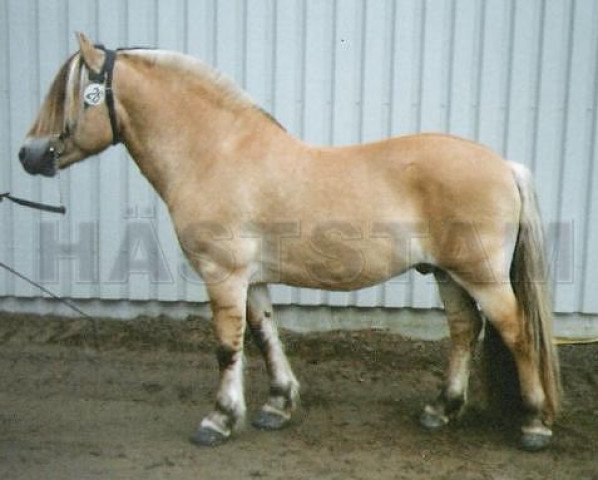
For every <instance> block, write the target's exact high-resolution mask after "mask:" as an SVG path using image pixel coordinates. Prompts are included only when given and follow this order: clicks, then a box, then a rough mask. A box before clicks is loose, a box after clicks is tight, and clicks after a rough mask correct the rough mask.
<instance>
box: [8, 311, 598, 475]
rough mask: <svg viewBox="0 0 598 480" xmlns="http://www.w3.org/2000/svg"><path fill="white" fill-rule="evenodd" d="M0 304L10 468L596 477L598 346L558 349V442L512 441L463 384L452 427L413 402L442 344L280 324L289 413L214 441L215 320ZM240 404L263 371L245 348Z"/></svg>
mask: <svg viewBox="0 0 598 480" xmlns="http://www.w3.org/2000/svg"><path fill="white" fill-rule="evenodd" d="M90 332H91V328H90V326H89V323H88V322H86V321H75V320H64V319H56V318H48V317H29V316H14V315H2V316H0V385H1V389H0V478H2V479H11V480H20V479H40V478H44V479H61V480H64V479H77V480H81V479H142V478H143V479H160V478H168V479H191V478H193V479H222V480H226V479H244V478H249V479H256V478H264V479H279V478H280V479H283V478H284V479H289V480H292V479H367V480H373V479H387V478H388V479H391V478H392V479H395V478H396V479H432V478H434V479H460V480H463V479H464V480H467V479H559V480H560V479H575V480H581V479H598V447H597V445H598V368H597V367H598V345H585V346H584V345H581V346H566V347H561V348H560V354H561V361H562V365H563V378H564V385H565V389H566V394H567V400H566V404H565V409H564V412H563V414H562V416H561V417H560V419H559V422H558V424H557V425H556V428H555V440H554V444H553V446H552V447H551V448H550V449H549V450H548V451H545V452H541V453H536V454H529V453H524V452H521V451H519V450H517V448H516V444H517V429H516V428H515V427H514V426H513V425H509V424H508V423H500V422H496V421H494V420H493V419H492V418H491V417H490V416H489V415H488V413H487V412H486V411H485V410H484V409H483V408H482V407H483V401H482V397H480V395H478V393H476V390H480V388H479V385H478V386H477V387H476V383H479V382H476V381H475V379H474V384H473V387H472V390H473V395H472V397H473V398H472V402H471V406H470V407H469V409H468V411H467V413H466V414H465V415H464V416H463V418H462V419H461V421H460V422H459V423H457V424H455V425H452V426H450V427H448V428H447V429H446V430H444V431H441V432H436V433H433V434H430V433H428V432H425V431H422V430H421V429H420V428H419V426H418V424H417V416H418V414H419V412H420V410H421V408H422V406H423V404H424V402H425V401H426V400H428V399H430V398H432V397H434V396H435V395H436V393H437V388H438V385H439V383H440V381H441V379H442V372H443V368H444V363H445V358H446V351H447V342H446V341H443V342H418V341H412V340H407V339H404V338H401V337H399V336H396V335H390V334H386V333H384V332H379V331H368V332H359V333H355V332H332V333H325V334H317V335H316V334H310V335H297V334H290V333H284V335H283V336H284V339H285V342H286V344H287V350H288V353H289V356H290V358H291V362H292V364H293V365H294V368H295V371H296V373H297V376H298V377H299V380H300V381H301V383H302V392H303V393H302V406H301V409H300V410H299V411H298V413H297V415H296V419H295V421H294V424H293V425H292V426H291V427H289V428H287V429H285V430H283V431H280V432H260V431H256V430H254V429H252V428H251V427H247V428H246V429H245V430H243V431H241V432H239V433H238V434H237V435H236V436H235V437H234V439H233V440H231V441H230V442H229V443H227V444H226V445H224V446H221V447H218V448H213V449H210V448H200V447H196V446H194V445H192V444H191V443H190V442H189V441H188V437H189V435H190V434H191V433H192V432H193V431H194V428H195V426H196V424H197V422H198V421H199V420H200V419H201V417H202V415H203V414H205V413H206V412H208V411H209V409H210V407H211V406H212V399H213V394H214V388H215V385H216V380H217V368H216V360H215V358H214V356H213V354H212V352H213V348H214V343H213V340H212V337H211V331H210V326H209V323H208V322H206V321H205V320H204V319H200V318H189V319H188V320H186V321H170V320H167V319H164V318H159V319H153V320H150V319H143V318H141V319H138V320H136V321H132V322H118V321H109V320H102V321H100V322H99V337H98V338H99V347H100V350H99V351H95V350H94V349H93V348H92V347H91V346H90V345H91V342H90ZM247 355H248V361H247V371H246V389H247V401H248V407H249V412H250V413H251V412H255V411H257V409H258V408H259V406H260V405H261V403H262V402H263V401H264V400H265V397H266V393H267V382H266V373H265V369H264V367H263V366H262V363H261V360H260V358H259V356H258V354H257V351H256V350H255V349H254V348H253V347H248V349H247Z"/></svg>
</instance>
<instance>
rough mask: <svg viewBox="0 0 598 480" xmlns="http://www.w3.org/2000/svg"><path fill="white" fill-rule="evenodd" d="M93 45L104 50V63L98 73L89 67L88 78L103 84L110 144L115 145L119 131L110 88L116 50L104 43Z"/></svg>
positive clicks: (118, 141)
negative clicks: (110, 130)
mask: <svg viewBox="0 0 598 480" xmlns="http://www.w3.org/2000/svg"><path fill="white" fill-rule="evenodd" d="M95 47H96V48H99V49H100V50H103V51H104V64H103V65H102V68H101V69H100V71H99V72H98V73H96V72H94V71H93V70H92V69H91V68H90V69H89V80H90V81H91V82H95V83H101V84H103V85H104V91H105V93H106V106H107V107H108V117H109V118H110V127H111V128H112V145H116V144H117V143H120V142H121V138H120V133H119V132H118V122H117V121H116V110H115V108H114V91H113V90H112V76H113V74H114V61H115V60H116V51H115V50H109V49H107V48H106V47H104V45H95Z"/></svg>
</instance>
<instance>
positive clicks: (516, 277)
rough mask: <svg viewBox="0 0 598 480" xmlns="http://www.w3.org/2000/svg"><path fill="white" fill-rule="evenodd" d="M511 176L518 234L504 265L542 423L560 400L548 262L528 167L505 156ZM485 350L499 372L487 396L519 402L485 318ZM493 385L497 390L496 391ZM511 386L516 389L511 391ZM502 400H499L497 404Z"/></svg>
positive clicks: (552, 415)
mask: <svg viewBox="0 0 598 480" xmlns="http://www.w3.org/2000/svg"><path fill="white" fill-rule="evenodd" d="M509 166H510V167H511V170H512V172H513V176H514V178H515V181H516V183H517V187H518V189H519V195H520V197H521V214H520V219H519V234H518V237H517V243H516V245H515V251H514V253H513V259H512V263H511V270H510V280H511V284H512V286H513V290H514V292H515V297H516V298H517V302H518V304H519V306H520V308H521V310H522V312H523V319H524V329H525V330H524V331H525V335H526V336H527V338H528V340H529V342H530V344H531V348H532V356H533V358H534V361H535V363H536V365H537V367H538V370H539V372H538V373H539V375H540V379H541V382H542V386H543V388H544V393H545V395H546V400H545V407H544V416H545V421H546V422H547V423H552V421H553V420H554V418H555V416H556V414H557V412H558V409H559V403H560V396H561V383H560V374H559V362H558V356H557V352H556V349H555V347H554V343H553V334H552V306H551V302H550V294H549V289H548V268H547V264H546V257H545V242H544V232H543V229H542V222H541V220H540V212H539V208H538V202H537V198H536V192H535V189H534V186H533V184H532V181H531V175H530V172H529V170H528V169H527V168H526V167H524V166H523V165H520V164H517V163H513V162H509ZM486 325H487V327H486V332H485V338H486V340H485V342H484V343H485V346H486V348H485V351H486V353H487V354H490V355H494V360H492V363H493V364H494V365H493V367H494V368H493V369H492V370H494V371H495V372H496V371H497V370H499V371H502V374H500V377H497V376H494V377H489V387H490V388H491V389H495V391H494V392H491V395H490V398H491V399H492V398H493V397H494V398H495V399H497V401H501V400H498V398H500V397H501V396H502V397H503V398H502V400H503V401H504V400H506V401H507V404H508V403H509V401H510V402H511V405H512V403H513V401H515V402H517V403H518V404H519V405H521V397H520V395H519V382H515V383H516V385H517V386H516V387H515V388H514V387H513V383H511V384H509V382H508V381H507V382H505V379H504V378H503V377H504V375H503V374H504V373H505V372H508V373H510V375H509V376H510V377H511V378H512V379H515V380H516V379H517V373H516V370H515V368H514V364H513V362H512V357H511V356H510V355H505V354H504V353H503V352H506V347H505V346H504V344H503V343H502V340H501V338H500V336H499V334H498V332H497V331H496V330H495V329H494V327H492V326H491V325H490V322H486ZM497 358H499V359H500V358H502V359H506V362H507V365H506V366H505V368H504V369H501V368H500V367H499V368H496V367H497V365H496V359H497ZM496 389H499V390H502V393H499V394H498V395H497V392H496ZM514 392H517V393H516V395H514ZM503 405H505V404H503Z"/></svg>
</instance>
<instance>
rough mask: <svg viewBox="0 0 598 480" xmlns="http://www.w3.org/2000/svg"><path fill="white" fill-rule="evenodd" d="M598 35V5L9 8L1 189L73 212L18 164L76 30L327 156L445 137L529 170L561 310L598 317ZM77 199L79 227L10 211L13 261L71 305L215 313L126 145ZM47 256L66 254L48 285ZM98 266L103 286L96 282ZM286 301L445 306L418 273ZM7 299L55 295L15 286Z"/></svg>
mask: <svg viewBox="0 0 598 480" xmlns="http://www.w3.org/2000/svg"><path fill="white" fill-rule="evenodd" d="M596 24H598V4H597V3H596V2H595V1H594V0H529V1H525V2H518V1H516V0H480V1H478V2H472V1H470V0H422V1H411V0H384V1H381V2H378V3H373V2H368V1H366V0H342V1H341V0H331V1H329V2H318V1H315V0H276V1H274V0H264V1H260V2H253V1H249V0H231V1H230V2H218V1H217V0H174V1H167V0H125V1H118V0H82V1H75V0H48V1H43V2H42V1H39V0H6V1H5V2H3V3H2V5H1V6H0V42H2V44H1V45H0V63H1V64H2V65H6V66H7V68H5V69H3V70H2V71H1V72H0V144H1V146H0V155H1V156H2V158H1V159H0V165H1V166H2V171H1V172H0V189H1V191H7V190H11V191H13V192H14V193H15V194H18V195H19V196H22V197H26V198H31V199H33V200H41V201H45V202H48V203H57V202H58V201H59V188H58V185H59V181H58V180H56V179H40V178H33V177H30V176H28V175H26V174H25V173H24V172H23V171H22V169H21V168H20V166H18V163H17V161H16V157H17V150H18V148H19V146H20V144H21V140H22V138H23V136H24V135H25V134H26V131H27V129H28V127H29V125H30V124H31V122H32V121H33V117H34V116H35V114H36V112H37V110H38V108H39V105H40V103H41V101H42V98H43V95H44V94H45V92H46V90H47V88H48V86H49V84H50V82H51V81H52V77H53V76H54V74H55V73H56V71H57V70H58V68H59V66H60V65H61V63H62V62H64V60H65V59H66V57H67V55H68V54H69V53H71V52H73V51H74V50H75V49H76V48H77V44H76V40H75V37H74V35H73V33H74V31H75V30H80V31H84V32H86V33H87V34H88V35H90V36H91V37H93V38H94V40H97V41H98V42H102V43H104V44H106V45H107V46H109V47H117V46H130V45H147V46H156V47H159V48H165V49H172V50H177V51H186V52H188V53H189V54H190V55H193V56H195V57H197V58H199V59H201V60H203V61H204V62H205V63H207V64H208V65H213V66H214V67H216V68H218V69H219V70H221V71H222V72H224V73H225V74H227V75H228V76H230V77H232V78H233V79H234V80H235V81H236V82H237V83H238V84H239V85H242V86H243V87H244V88H246V89H247V91H248V93H249V94H250V95H251V96H252V97H253V98H254V100H255V101H256V103H257V104H259V105H260V106H262V107H263V108H264V109H265V110H267V111H270V112H272V113H273V114H274V115H275V116H276V117H277V118H278V120H279V121H280V122H281V123H282V124H283V125H284V126H285V127H286V128H287V129H288V131H289V132H290V133H291V134H293V135H296V136H299V137H301V138H303V139H304V140H306V141H307V142H310V143H314V144H333V145H340V144H351V143H359V142H365V141H371V140H377V139H379V138H383V137H386V136H390V135H399V134H405V133H413V132H417V131H423V130H425V131H444V132H448V133H452V134H455V135H459V136H462V137H465V138H469V139H473V140H478V141H480V142H482V143H484V144H487V145H488V146H489V147H491V148H493V149H494V150H496V151H498V152H500V153H501V154H503V155H505V156H506V157H507V158H508V159H510V160H514V161H517V162H521V163H523V164H526V165H527V166H529V167H530V168H531V169H532V170H533V172H534V176H535V182H536V185H537V189H538V195H539V199H540V204H541V209H542V214H543V217H544V219H545V221H546V223H547V230H548V239H549V247H550V248H549V250H550V252H549V254H550V261H551V265H553V273H554V275H553V276H554V290H555V301H556V309H557V310H558V311H562V312H574V311H579V312H586V313H598V296H596V295H592V289H593V288H594V285H595V284H596V282H598V276H597V275H598V273H597V272H598V249H597V247H596V245H598V226H597V223H598V222H597V219H598V195H596V193H595V192H594V190H595V189H594V186H595V185H596V184H598V169H597V168H596V166H595V163H596V159H597V158H598V145H597V142H596V136H597V135H598V119H597V115H598V114H597V110H598V93H597V89H598V57H597V54H598V30H597V29H596V28H595V25H596ZM13 52H18V56H17V55H16V54H13ZM60 183H62V185H63V189H64V190H65V194H66V198H65V201H66V202H67V207H68V209H69V212H68V215H67V216H66V217H64V218H58V217H57V216H54V215H51V214H48V213H40V212H35V211H31V210H27V209H22V208H20V207H16V206H13V205H11V204H8V203H6V202H4V203H2V204H1V205H0V208H1V209H3V211H2V212H0V218H1V219H2V220H1V221H2V225H3V227H5V228H3V229H2V232H1V233H0V260H1V261H3V262H5V263H8V264H10V265H11V266H13V267H15V268H16V269H17V270H19V271H21V272H23V273H24V274H26V275H27V276H31V277H33V278H36V277H37V279H39V280H42V281H43V283H44V284H45V285H47V286H48V287H50V288H51V289H52V290H54V291H56V292H57V293H60V294H62V295H65V296H69V297H75V298H80V299H85V298H102V299H130V300H140V301H145V300H149V299H159V300H167V301H179V300H182V301H190V300H195V301H205V300H206V299H207V296H206V292H205V288H204V287H203V285H202V283H201V282H200V281H199V280H198V278H197V276H196V275H195V274H194V273H193V272H192V270H191V269H190V268H189V266H188V264H186V263H185V262H184V260H183V254H182V252H181V249H180V247H179V246H178V243H177V242H176V239H175V235H174V231H173V228H172V224H171V221H170V218H169V215H168V211H167V209H166V208H165V206H164V204H163V203H162V202H161V200H160V199H159V198H158V197H157V195H156V194H155V193H154V192H153V191H152V189H151V187H150V185H149V184H148V182H147V181H146V180H145V179H144V178H143V176H142V175H141V174H140V172H139V170H138V168H137V167H136V166H135V164H134V162H132V161H131V160H130V158H129V156H128V154H127V153H126V151H125V149H124V148H123V147H122V146H120V147H117V148H111V149H108V150H106V151H105V152H103V153H102V154H101V155H99V156H98V157H97V158H94V159H90V160H88V161H87V162H83V163H81V164H80V165H76V166H74V167H73V168H71V169H69V170H68V171H66V172H64V173H63V174H62V175H61V180H60ZM348 194H350V192H348ZM362 227H363V228H365V229H366V230H365V231H364V232H363V235H370V234H371V232H370V231H368V230H367V229H368V228H369V227H367V226H362ZM41 236H43V238H41ZM42 241H43V242H45V243H46V245H45V250H44V252H46V253H44V255H51V256H50V257H48V258H46V257H44V261H47V262H46V263H44V268H45V270H43V271H41V270H42V267H41V261H42V257H41V255H42V254H40V248H39V244H40V242H42ZM82 252H83V253H82ZM85 255H88V256H89V255H91V257H93V258H94V260H93V262H95V264H94V265H92V267H93V268H92V269H91V270H94V269H95V270H97V271H96V272H93V271H91V272H90V271H87V270H85V268H84V267H86V264H85V262H86V261H88V259H87V257H85ZM48 262H49V263H48ZM87 266H89V265H87ZM157 266H159V267H160V269H158V270H157ZM42 274H43V275H45V276H44V277H43V278H39V277H40V275H42ZM92 274H95V276H94V275H92ZM90 275H91V276H90ZM272 294H273V298H274V300H275V302H278V303H287V304H288V303H301V304H305V305H319V304H327V305H337V306H345V305H347V306H348V305H355V306H378V305H380V306H389V307H400V306H412V307H424V308H425V307H430V306H438V305H439V301H438V298H437V294H436V288H435V286H434V284H433V281H432V279H431V278H430V277H422V276H419V275H417V274H416V273H409V274H407V275H403V276H401V277H399V278H395V279H392V280H391V281H389V282H387V283H385V284H384V285H379V286H374V287H371V288H368V289H364V290H361V291H357V292H349V293H348V292H322V291H318V290H309V289H295V288H290V287H285V286H275V287H274V288H273V289H272ZM0 295H16V296H17V297H36V296H40V293H39V292H37V291H36V290H35V289H33V288H31V287H30V286H29V285H27V284H25V283H23V282H20V281H16V280H15V279H14V278H13V277H12V276H10V275H8V274H7V273H6V272H2V273H0Z"/></svg>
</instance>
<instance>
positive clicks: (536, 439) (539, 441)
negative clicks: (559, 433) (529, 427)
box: [519, 433, 552, 452]
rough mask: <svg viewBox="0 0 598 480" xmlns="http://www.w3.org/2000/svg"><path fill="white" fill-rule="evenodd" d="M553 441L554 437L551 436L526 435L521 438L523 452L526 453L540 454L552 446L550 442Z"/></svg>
mask: <svg viewBox="0 0 598 480" xmlns="http://www.w3.org/2000/svg"><path fill="white" fill-rule="evenodd" d="M551 440H552V436H550V435H542V434H539V433H524V434H523V435H522V436H521V443H520V444H519V446H520V448H521V449H522V450H525V451H526V452H539V451H540V450H544V449H545V448H546V447H548V445H550V441H551Z"/></svg>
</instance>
